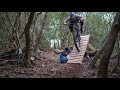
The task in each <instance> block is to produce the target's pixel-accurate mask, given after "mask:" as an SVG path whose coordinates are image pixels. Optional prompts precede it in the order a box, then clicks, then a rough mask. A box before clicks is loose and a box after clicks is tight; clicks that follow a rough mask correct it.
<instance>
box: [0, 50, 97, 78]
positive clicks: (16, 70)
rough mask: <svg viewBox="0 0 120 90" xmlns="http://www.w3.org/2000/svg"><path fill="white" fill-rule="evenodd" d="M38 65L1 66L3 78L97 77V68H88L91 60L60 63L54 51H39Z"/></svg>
mask: <svg viewBox="0 0 120 90" xmlns="http://www.w3.org/2000/svg"><path fill="white" fill-rule="evenodd" d="M38 55H39V56H38V59H37V60H36V66H35V67H34V68H25V67H22V66H20V65H15V63H11V64H12V65H10V63H7V64H6V65H3V66H1V67H0V77H1V78H96V77H95V76H96V73H97V69H98V68H96V69H94V70H88V69H87V66H88V64H89V62H90V61H89V60H86V61H84V62H83V64H68V63H65V64H60V63H59V55H55V54H53V53H52V52H50V51H49V52H42V53H38Z"/></svg>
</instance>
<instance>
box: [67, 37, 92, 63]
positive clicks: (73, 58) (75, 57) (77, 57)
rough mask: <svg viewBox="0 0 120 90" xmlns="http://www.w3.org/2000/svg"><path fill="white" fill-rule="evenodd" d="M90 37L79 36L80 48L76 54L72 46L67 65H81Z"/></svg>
mask: <svg viewBox="0 0 120 90" xmlns="http://www.w3.org/2000/svg"><path fill="white" fill-rule="evenodd" d="M89 37H90V35H85V36H81V43H80V44H81V48H80V50H81V51H80V52H78V51H77V50H76V48H75V46H74V48H73V50H72V51H71V53H70V54H69V59H68V62H67V63H82V60H83V57H84V54H85V51H86V48H87V45H88V41H89Z"/></svg>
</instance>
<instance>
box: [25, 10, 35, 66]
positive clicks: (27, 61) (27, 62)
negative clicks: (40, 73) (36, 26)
mask: <svg viewBox="0 0 120 90" xmlns="http://www.w3.org/2000/svg"><path fill="white" fill-rule="evenodd" d="M34 14H35V12H30V16H29V18H28V22H27V24H26V25H25V28H24V31H25V38H26V48H25V58H24V64H25V66H26V67H30V66H31V62H30V58H29V55H30V27H31V25H32V22H33V18H34Z"/></svg>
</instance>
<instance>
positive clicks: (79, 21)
mask: <svg viewBox="0 0 120 90" xmlns="http://www.w3.org/2000/svg"><path fill="white" fill-rule="evenodd" d="M75 22H76V23H77V26H78V27H79V28H80V26H81V28H80V30H81V34H83V24H84V20H83V18H82V17H81V16H80V15H77V14H75V13H74V12H69V16H68V17H67V18H66V19H65V20H64V24H69V29H70V31H71V32H72V31H73V25H74V24H70V23H75Z"/></svg>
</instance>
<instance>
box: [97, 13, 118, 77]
mask: <svg viewBox="0 0 120 90" xmlns="http://www.w3.org/2000/svg"><path fill="white" fill-rule="evenodd" d="M119 31H120V12H118V13H116V16H115V18H114V22H113V25H112V27H111V31H110V34H109V36H108V40H107V46H106V47H105V49H104V52H103V56H102V59H101V62H100V67H99V70H98V74H97V77H98V78H106V77H108V64H109V58H110V56H111V54H112V51H113V48H114V45H115V42H116V38H117V36H118V33H119Z"/></svg>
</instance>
